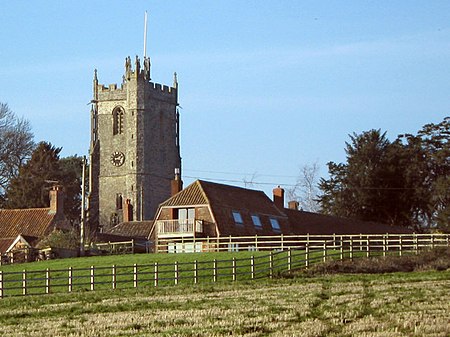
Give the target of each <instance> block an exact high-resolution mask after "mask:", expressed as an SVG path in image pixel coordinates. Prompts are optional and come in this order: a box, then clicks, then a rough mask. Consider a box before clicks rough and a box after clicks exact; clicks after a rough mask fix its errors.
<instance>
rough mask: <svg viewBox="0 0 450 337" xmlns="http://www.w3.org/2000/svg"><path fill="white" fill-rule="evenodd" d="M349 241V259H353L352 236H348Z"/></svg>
mask: <svg viewBox="0 0 450 337" xmlns="http://www.w3.org/2000/svg"><path fill="white" fill-rule="evenodd" d="M349 241H350V253H349V254H350V256H349V257H350V260H353V236H350V239H349Z"/></svg>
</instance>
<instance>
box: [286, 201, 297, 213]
mask: <svg viewBox="0 0 450 337" xmlns="http://www.w3.org/2000/svg"><path fill="white" fill-rule="evenodd" d="M298 206H299V203H298V201H295V200H291V201H289V202H288V208H289V209H294V210H296V211H298Z"/></svg>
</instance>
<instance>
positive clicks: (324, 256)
mask: <svg viewBox="0 0 450 337" xmlns="http://www.w3.org/2000/svg"><path fill="white" fill-rule="evenodd" d="M326 261H327V243H326V242H324V243H323V262H326Z"/></svg>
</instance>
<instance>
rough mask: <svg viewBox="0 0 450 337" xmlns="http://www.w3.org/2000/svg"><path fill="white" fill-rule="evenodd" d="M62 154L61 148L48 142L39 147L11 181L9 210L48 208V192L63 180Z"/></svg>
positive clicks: (8, 197)
mask: <svg viewBox="0 0 450 337" xmlns="http://www.w3.org/2000/svg"><path fill="white" fill-rule="evenodd" d="M60 152H61V148H56V147H54V146H52V145H51V144H50V143H47V142H41V143H39V144H38V145H37V147H36V149H35V150H34V151H33V154H32V155H31V159H30V160H29V161H28V162H27V163H26V164H25V165H23V166H22V167H21V168H20V169H19V175H18V176H17V177H16V178H13V179H12V180H11V183H10V185H9V188H8V190H7V204H6V206H7V207H8V208H33V207H48V205H49V195H48V191H49V189H50V188H51V186H52V184H59V183H60V180H61V166H60V162H59V153H60Z"/></svg>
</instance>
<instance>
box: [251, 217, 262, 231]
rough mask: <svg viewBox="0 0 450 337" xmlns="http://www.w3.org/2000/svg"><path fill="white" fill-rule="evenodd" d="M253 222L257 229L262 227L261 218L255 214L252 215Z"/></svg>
mask: <svg viewBox="0 0 450 337" xmlns="http://www.w3.org/2000/svg"><path fill="white" fill-rule="evenodd" d="M252 221H253V224H254V225H255V227H256V228H257V229H262V223H261V219H260V218H259V216H257V215H252Z"/></svg>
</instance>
